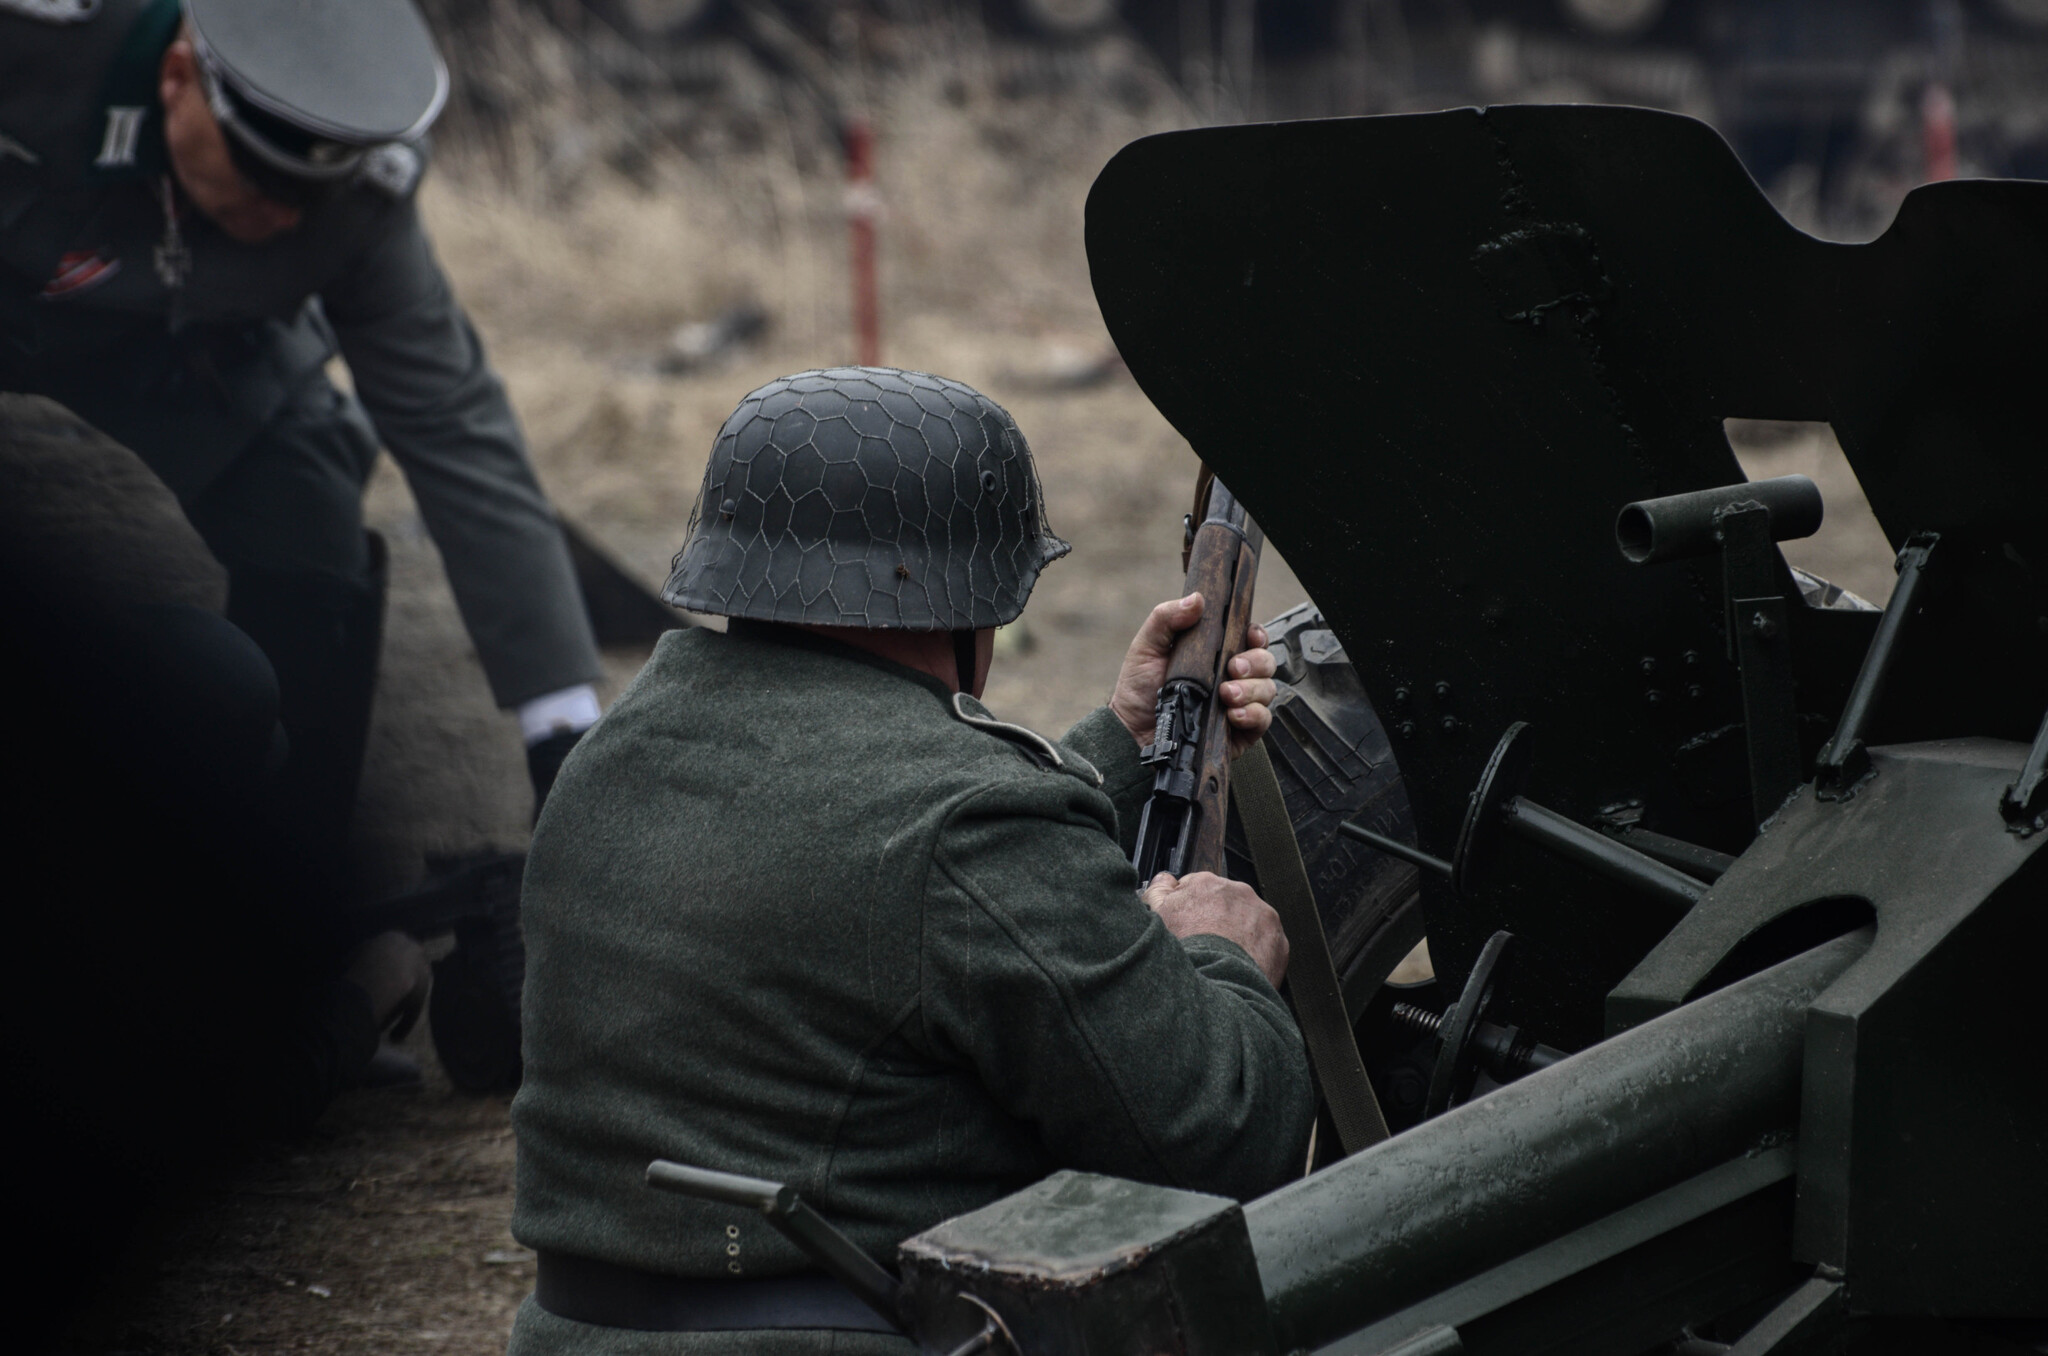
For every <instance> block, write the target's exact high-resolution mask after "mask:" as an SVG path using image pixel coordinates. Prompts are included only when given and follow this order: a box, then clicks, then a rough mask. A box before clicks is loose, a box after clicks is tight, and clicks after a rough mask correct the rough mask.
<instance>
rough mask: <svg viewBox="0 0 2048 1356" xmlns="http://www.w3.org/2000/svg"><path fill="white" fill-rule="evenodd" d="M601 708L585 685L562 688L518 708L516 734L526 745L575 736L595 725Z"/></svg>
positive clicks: (588, 685) (591, 688) (601, 713)
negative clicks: (554, 737) (521, 736)
mask: <svg viewBox="0 0 2048 1356" xmlns="http://www.w3.org/2000/svg"><path fill="white" fill-rule="evenodd" d="M603 714H604V709H603V708H602V707H600V706H599V705H598V704H597V689H596V688H594V687H592V686H591V685H590V684H588V683H584V684H582V685H580V686H578V687H565V688H563V689H562V690H561V691H560V692H550V693H548V694H547V695H546V696H545V697H535V698H534V699H533V700H532V701H530V702H522V703H520V706H519V733H521V734H523V735H525V736H526V742H527V744H528V745H529V746H531V745H534V744H538V743H540V741H541V740H543V739H547V738H549V737H551V736H553V735H558V734H576V733H579V732H581V731H584V730H587V729H589V728H590V727H591V726H593V725H595V724H597V718H598V717H599V716H601V715H603Z"/></svg>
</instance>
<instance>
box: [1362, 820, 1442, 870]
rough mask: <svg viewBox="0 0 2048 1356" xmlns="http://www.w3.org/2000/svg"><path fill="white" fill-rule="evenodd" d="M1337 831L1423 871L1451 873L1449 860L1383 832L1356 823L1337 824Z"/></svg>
mask: <svg viewBox="0 0 2048 1356" xmlns="http://www.w3.org/2000/svg"><path fill="white" fill-rule="evenodd" d="M1337 832H1339V833H1341V834H1343V835H1344V836H1345V837H1346V838H1356V839H1357V840H1358V841H1359V842H1361V843H1363V844H1365V845H1366V846H1367V847H1375V848H1378V849H1379V850H1380V851H1381V852H1384V853H1386V854H1387V855H1388V856H1389V857H1399V858H1400V859H1401V860H1402V861H1404V862H1413V863H1414V864H1415V865H1417V866H1419V867H1421V868H1422V869H1423V870H1424V871H1434V872H1436V873H1437V874H1438V875H1439V876H1448V875H1450V874H1451V864H1450V863H1449V862H1447V861H1445V860H1444V859H1443V858H1441V857H1432V856H1430V855H1429V854H1428V853H1427V852H1424V851H1423V850H1422V849H1421V848H1418V847H1410V846H1408V844H1406V843H1404V842H1402V841H1401V840H1400V839H1398V838H1389V837H1387V836H1386V835H1385V834H1379V833H1374V832H1373V831H1372V830H1371V829H1361V828H1359V827H1358V826H1357V825H1356V824H1339V825H1338V826H1337Z"/></svg>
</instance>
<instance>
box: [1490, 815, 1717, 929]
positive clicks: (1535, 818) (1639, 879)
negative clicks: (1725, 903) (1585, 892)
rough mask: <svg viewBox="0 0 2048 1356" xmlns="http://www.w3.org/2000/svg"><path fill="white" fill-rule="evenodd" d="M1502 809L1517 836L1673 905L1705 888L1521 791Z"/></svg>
mask: <svg viewBox="0 0 2048 1356" xmlns="http://www.w3.org/2000/svg"><path fill="white" fill-rule="evenodd" d="M1501 814H1502V816H1503V817H1504V819H1505V820H1506V822H1507V826H1508V828H1509V829H1511V830H1513V831H1514V833H1515V834H1516V835H1518V836H1519V837H1522V838H1527V839H1529V840H1530V841H1532V842H1536V843H1541V844H1542V845H1543V846H1544V847H1547V848H1549V849H1550V850H1551V851H1553V852H1555V853H1557V855H1558V856H1560V857H1567V858H1570V859H1571V860H1572V861H1575V862H1577V863H1579V864H1580V865H1581V866H1586V867H1591V868H1592V869H1593V870H1595V871H1598V872H1599V873H1600V874H1601V875H1603V876H1606V877H1608V878H1610V879H1612V880H1618V881H1620V882H1621V883H1622V884H1623V885H1632V886H1634V887H1635V888H1637V889H1638V890H1641V891H1643V892H1644V893H1646V894H1652V895H1655V896H1657V898H1659V899H1662V900H1664V901H1665V902H1667V903H1669V904H1671V905H1673V906H1674V907H1676V908H1679V909H1690V908H1691V907H1692V906H1693V905H1695V904H1697V903H1699V902H1700V896H1701V895H1704V894H1705V893H1706V892H1707V887H1706V886H1704V885H1702V884H1701V883H1700V882H1698V881H1696V880H1694V879H1693V878H1692V877H1691V876H1688V875H1686V874H1685V873H1684V872H1683V871H1680V870H1679V869H1678V868H1677V867H1674V866H1666V865H1664V863H1662V862H1660V861H1658V860H1657V859H1656V858H1655V857H1651V856H1648V855H1647V854H1645V853H1641V852H1637V851H1636V850H1635V849H1634V848H1632V847H1629V846H1627V845H1626V844H1623V843H1617V842H1615V841H1614V840H1613V839H1612V838H1609V837H1608V836H1607V835H1606V834H1604V833H1599V832H1596V831H1595V830H1593V829H1589V828H1587V827H1586V826H1585V825H1584V824H1580V823H1577V822H1575V821H1573V820H1569V819H1566V818H1565V817H1564V816H1563V815H1561V814H1558V813H1556V812H1555V811H1552V810H1546V809H1544V808H1543V807H1542V806H1541V805H1538V804H1536V803H1535V802H1534V801H1530V800H1525V799H1523V798H1522V797H1521V796H1516V797H1515V798H1514V799H1513V800H1511V801H1509V802H1508V803H1507V804H1505V805H1503V806H1501Z"/></svg>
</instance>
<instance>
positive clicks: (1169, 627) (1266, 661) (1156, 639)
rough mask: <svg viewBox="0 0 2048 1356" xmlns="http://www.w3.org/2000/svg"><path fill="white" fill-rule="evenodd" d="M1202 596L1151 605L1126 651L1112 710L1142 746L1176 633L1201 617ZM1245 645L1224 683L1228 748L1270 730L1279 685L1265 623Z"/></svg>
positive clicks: (1148, 737)
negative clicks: (1150, 610) (1274, 682)
mask: <svg viewBox="0 0 2048 1356" xmlns="http://www.w3.org/2000/svg"><path fill="white" fill-rule="evenodd" d="M1202 603H1203V599H1202V595H1201V594H1199V593H1190V594H1189V595H1188V596H1187V597H1185V598H1171V599H1168V600H1167V601H1166V602H1163V603H1161V604H1159V606H1157V607H1155V608H1153V609H1152V612H1151V614H1150V615H1149V616H1147V617H1146V618H1145V622H1144V625H1142V626H1140V627H1139V628H1138V634H1137V635H1136V636H1134V637H1132V639H1131V648H1130V650H1129V652H1127V653H1126V654H1125V655H1124V666H1123V671H1122V672H1120V673H1118V674H1117V676H1116V689H1115V690H1114V691H1113V692H1111V693H1110V697H1109V709H1110V710H1112V711H1114V712H1115V713H1116V718H1117V719H1118V720H1120V721H1122V722H1123V724H1124V728H1125V729H1127V730H1129V731H1130V732H1131V738H1133V739H1135V740H1137V741H1138V747H1139V748H1143V747H1144V746H1145V745H1147V744H1150V743H1151V742H1152V730H1153V722H1154V719H1155V717H1156V715H1157V711H1158V706H1159V685H1160V684H1161V683H1163V682H1165V681H1166V660H1167V656H1168V655H1170V654H1172V653H1173V640H1174V637H1175V636H1177V635H1179V634H1180V633H1181V632H1182V631H1185V630H1187V629H1188V628H1189V627H1190V626H1193V625H1194V624H1195V623H1196V622H1198V621H1200V620H1201V619H1202ZM1245 646H1246V648H1245V649H1244V650H1242V651H1240V652H1239V653H1238V654H1236V655H1235V656H1233V657H1232V658H1231V661H1230V665H1229V670H1230V672H1229V679H1228V681H1226V682H1225V683H1224V684H1223V705H1224V707H1225V709H1226V710H1227V711H1228V712H1229V715H1228V717H1227V718H1228V720H1229V721H1230V751H1231V753H1232V754H1233V755H1236V754H1239V753H1242V752H1244V751H1245V750H1246V749H1248V748H1250V747H1251V746H1252V745H1253V744H1254V743H1256V742H1257V741H1258V739H1259V738H1260V737H1261V736H1263V735H1264V734H1265V733H1266V727H1267V726H1268V725H1270V724H1272V723H1273V713H1272V711H1271V710H1270V709H1269V706H1270V704H1271V702H1272V700H1273V697H1274V695H1275V694H1276V692H1277V691H1278V689H1277V688H1276V687H1275V686H1274V684H1273V674H1274V672H1275V671H1276V669H1277V667H1278V666H1277V665H1276V664H1275V662H1274V659H1273V653H1272V651H1270V650H1268V649H1267V648H1266V628H1265V627H1263V626H1259V625H1257V624H1254V625H1252V626H1251V627H1249V628H1248V629H1247V630H1246V632H1245Z"/></svg>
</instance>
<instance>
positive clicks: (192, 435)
mask: <svg viewBox="0 0 2048 1356" xmlns="http://www.w3.org/2000/svg"><path fill="white" fill-rule="evenodd" d="M45 12H50V13H61V14H64V15H66V16H75V15H80V14H83V15H86V16H87V17H85V18H84V19H83V20H82V21H79V22H63V23H58V22H51V21H49V20H48V19H47V18H43V17H33V16H35V15H38V14H41V13H45ZM178 22H179V5H178V3H177V0H86V2H85V3H83V4H76V5H74V4H56V3H53V0H0V389H5V390H15V391H26V392H34V393H37V394H42V395H48V396H52V397H54V398H56V399H58V400H61V401H63V402H64V403H65V404H66V405H68V406H70V407H71V408H72V409H73V410H74V411H75V412H77V413H78V414H80V415H82V416H83V417H85V418H86V419H88V420H89V421H91V422H92V423H94V424H96V425H98V426H99V427H100V428H101V429H103V430H105V431H106V432H107V433H109V434H111V435H113V436H114V437H115V438H116V439H118V440H119V441H121V442H123V443H125V444H127V445H128V446H129V447H130V448H132V449H133V450H135V451H136V452H137V453H138V454H139V455H140V456H141V457H142V458H143V460H144V461H146V462H148V463H149V465H150V466H151V468H152V469H154V470H155V471H156V472H157V474H158V475H160V476H161V477H162V478H163V479H164V481H165V482H166V483H167V484H168V485H169V486H170V487H171V489H172V490H173V491H174V492H175V493H176V494H177V495H178V496H179V498H180V499H181V500H184V501H186V502H187V504H188V507H190V505H191V504H192V502H193V501H194V500H196V499H198V498H200V497H201V496H203V495H204V494H205V493H206V492H207V490H208V489H209V487H211V486H213V485H215V483H216V482H217V481H219V480H220V479H221V478H222V477H223V473H224V472H226V471H227V470H228V468H229V467H230V466H231V465H232V464H233V463H235V461H236V459H237V458H238V457H240V456H242V455H243V454H244V453H245V452H246V451H247V450H248V449H250V448H251V447H252V445H257V446H259V447H260V448H261V449H262V450H264V451H266V452H267V451H268V450H269V448H268V447H264V446H262V445H263V444H265V442H266V440H268V442H269V443H272V444H276V443H286V444H290V443H297V444H299V445H300V447H301V448H302V449H303V448H307V447H310V449H311V451H310V453H309V456H310V458H311V459H312V460H313V461H315V462H318V463H320V464H321V465H322V466H323V467H324V466H326V465H327V464H329V463H333V464H337V465H338V466H339V470H338V472H337V475H338V476H339V477H341V478H345V477H346V476H348V475H351V474H355V473H356V472H357V471H360V472H361V473H364V474H366V473H367V470H368V465H367V462H368V459H369V458H372V457H374V455H375V449H376V442H377V438H378V437H379V436H381V439H382V441H383V443H384V444H385V446H387V447H388V448H389V449H390V450H391V452H392V454H393V455H394V456H395V457H396V458H397V460H398V462H399V465H400V466H401V468H402V469H403V470H404V471H405V474H406V477H407V479H408V481H409V482H410V483H411V486H412V489H413V493H414V495H415V496H416V497H417V499H418V502H419V505H420V510H421V513H422V515H423V516H424V518H425V520H426V522H427V525H428V527H429V528H430V530H431V531H432V533H433V535H434V540H435V543H436V545H437V546H439V548H440V550H441V554H442V557H443V560H444V562H445V564H446V566H447V570H448V575H449V578H450V581H451V582H452V584H453V585H454V589H455V594H456V599H457V601H458V603H459V604H460V605H461V609H462V614H463V619H464V621H465V622H466V623H467V625H468V627H469V630H470V633H471V635H472V637H473V638H474V639H475V641H476V644H477V649H478V653H479V655H480V657H481V658H482V660H483V664H484V668H485V670H486V672H487V674H488V675H489V677H490V680H491V685H492V688H493V691H494V692H495V694H496V696H497V698H498V700H499V702H500V704H502V705H508V706H509V705H515V704H517V703H519V702H522V701H525V700H528V699H530V698H532V697H536V696H540V695H542V694H544V693H548V692H552V691H555V690H558V689H560V688H564V687H569V686H573V685H575V684H577V683H582V682H587V681H590V680H592V679H593V678H595V677H596V676H597V673H598V668H597V661H596V652H595V649H594V647H593V644H592V642H591V638H590V632H589V624H588V621H587V619H586V617H585V614H584V611H583V608H582V605H581V601H580V598H579V596H578V594H577V591H576V587H575V581H574V577H573V574H572V573H571V570H570V566H569V562H568V557H567V553H566V550H565V548H564V546H563V543H562V540H561V535H560V531H559V529H558V527H557V525H556V523H555V520H554V517H553V514H552V512H551V510H550V509H549V507H548V505H547V502H546V500H545V499H544V498H543V496H542V494H541V492H540V489H539V487H538V485H537V484H536V482H535V480H534V476H533V471H532V468H531V466H530V464H529V463H528V461H527V458H526V453H525V447H524V444H523V441H522V439H521V437H520V433H519V429H518V425H517V423H516V421H515V419H514V417H513V414H512V411H511V408H510V406H509V405H508V403H507V402H506V399H505V394H504V391H503V388H502V387H501V386H500V384H499V382H498V379H497V377H496V376H495V375H494V374H493V373H492V372H491V370H490V369H489V367H488V366H487V365H486V364H485V360H484V355H483V351H482V348H481V347H480V345H479V344H478V342H477V338H476V335H475V333H474V332H473V331H472V329H471V328H470V325H469V322H468V320H467V319H466V317H465V316H464V315H463V313H462V311H461V309H460V307H459V306H458V305H457V304H456V302H455V299H454V297H453V295H452V294H451V292H450V290H449V287H448V283H447V280H446V279H445V278H444V277H443V275H442V273H441V270H440V268H439V266H438V265H437V264H436V263H435V261H434V257H433V254H432V252H431V251H430V249H429V247H428V244H427V240H426V237H425V235H424V234H423V232H422V231H421V228H420V222H419V215H418V211H417V208H416V207H415V205H414V202H413V190H414V188H415V186H416V184H417V182H418V179H419V174H420V170H421V167H422V164H423V150H422V148H420V147H417V146H400V145H393V146H388V147H384V148H380V149H379V150H376V151H373V152H372V153H371V155H370V156H369V158H368V160H367V161H366V163H365V165H364V167H363V169H362V170H361V171H360V172H359V173H358V174H357V176H356V178H355V180H354V181H353V182H351V183H349V184H348V185H346V186H345V187H344V188H342V189H341V190H340V191H339V192H338V193H337V194H336V195H335V196H334V197H333V198H332V199H330V200H328V201H326V202H325V203H323V204H321V205H320V206H319V207H318V208H316V209H313V210H310V211H308V212H307V214H306V218H305V220H304V221H303V222H302V223H301V225H300V226H299V227H298V228H296V229H294V230H292V231H291V232H289V233H287V234H285V235H283V236H281V237H279V238H277V239H275V240H272V241H269V242H267V243H265V244H262V245H258V246H250V245H243V244H239V243H236V242H235V241H233V240H231V239H229V238H228V237H227V236H226V235H225V234H223V233H222V232H221V231H220V230H219V229H218V228H216V227H215V226H214V225H213V224H212V223H211V222H209V221H207V220H206V219H205V218H204V217H202V216H201V215H200V214H199V213H197V212H196V211H195V210H194V209H193V208H192V207H191V205H190V204H189V203H187V202H185V201H184V200H183V198H182V197H180V196H178V195H176V194H171V195H170V197H169V199H168V202H167V199H166V194H167V193H168V192H169V189H168V188H167V185H168V184H169V182H170V180H169V176H168V167H167V164H166V154H165V150H164V145H163V126H162V123H163V117H162V111H161V108H160V106H159V103H158V95H157V79H158V74H157V72H158V65H159V62H160V60H161V57H162V54H163V51H164V49H165V47H166V46H167V45H168V44H169V42H170V40H171V38H172V37H173V36H174V34H175V32H176V29H177V25H178ZM337 349H338V350H339V352H340V353H341V355H342V356H343V357H344V358H345V359H346V360H347V362H348V366H349V370H350V373H351V375H352V377H353V380H354V387H355V395H356V397H359V398H360V401H361V406H360V407H359V406H358V405H357V403H356V400H355V399H354V398H351V397H348V396H344V395H341V394H339V393H338V392H336V391H335V390H334V388H333V387H332V386H331V385H330V384H329V383H328V382H327V380H326V378H325V376H324V375H323V368H324V366H325V364H326V363H327V360H328V359H329V358H330V357H331V356H333V355H334V353H335V352H336V351H337ZM364 407H366V408H367V410H368V414H369V419H370V421H373V422H374V425H375V428H374V433H372V431H371V429H370V428H369V426H368V423H366V421H365V420H364V418H363V408H364ZM310 474H311V475H312V476H313V477H314V478H315V479H317V478H318V476H319V475H321V474H325V471H323V470H315V471H313V472H311V473H310ZM302 479H304V477H302ZM331 489H332V487H327V488H326V489H323V487H321V486H318V485H312V486H310V487H306V492H307V493H322V492H330V491H331ZM296 492H297V490H296V489H291V488H287V489H286V490H284V491H274V492H273V491H266V493H274V495H275V497H279V498H282V497H288V496H289V495H290V494H292V493H296ZM279 508H280V511H281V512H284V511H288V510H287V509H286V506H282V505H280V506H279ZM200 521H201V527H202V530H203V531H209V527H210V524H208V523H207V522H206V521H204V519H203V518H201V519H200ZM358 532H359V529H358ZM209 540H210V541H213V542H214V545H215V549H216V552H217V553H220V554H223V556H224V558H225V557H230V556H233V555H235V554H236V553H237V551H238V549H239V548H238V546H237V543H235V542H233V541H229V542H227V543H225V544H223V543H221V542H219V541H216V540H214V533H213V532H211V531H209ZM247 549H248V550H249V552H251V553H253V555H255V556H258V557H260V556H263V555H265V554H266V553H267V554H270V555H278V554H282V555H285V556H290V555H292V553H293V552H292V543H291V542H290V541H289V540H285V541H283V542H282V544H279V543H278V542H276V541H272V542H271V543H269V544H264V543H261V542H254V543H250V544H249V545H248V548H247ZM314 549H315V548H314V546H313V545H312V544H310V543H309V544H308V545H307V550H308V551H313V550H314ZM229 563H230V565H231V568H232V567H233V566H235V565H236V564H239V563H242V562H237V561H234V560H230V561H229ZM250 563H254V564H257V565H261V566H268V567H278V566H279V565H280V564H282V566H284V567H289V566H290V565H292V564H293V563H294V562H293V561H290V560H286V561H283V562H278V561H273V560H265V559H255V560H253V561H252V562H250ZM304 563H306V564H309V565H310V566H312V567H315V568H318V567H320V565H321V562H319V561H318V560H316V559H311V558H310V557H309V559H308V560H307V561H306V562H304Z"/></svg>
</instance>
